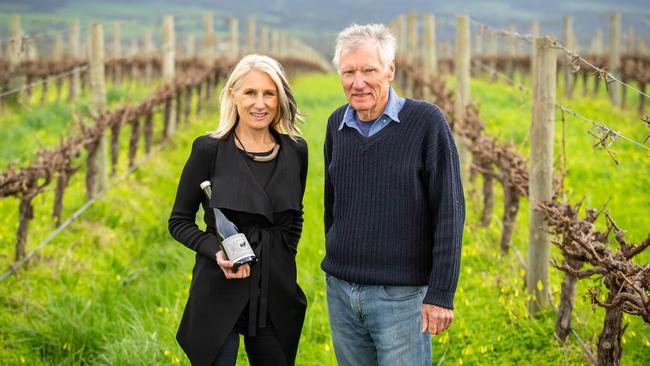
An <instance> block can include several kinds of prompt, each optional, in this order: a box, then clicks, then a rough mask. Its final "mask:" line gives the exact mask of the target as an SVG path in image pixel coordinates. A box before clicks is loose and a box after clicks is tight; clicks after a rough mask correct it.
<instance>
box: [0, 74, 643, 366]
mask: <svg viewBox="0 0 650 366" xmlns="http://www.w3.org/2000/svg"><path fill="white" fill-rule="evenodd" d="M293 86H294V89H295V94H296V96H297V98H298V102H299V106H300V109H301V110H302V111H303V112H304V113H305V114H306V122H305V124H304V125H303V126H302V130H303V133H304V136H305V138H306V140H307V142H308V144H309V149H310V162H309V176H308V181H307V191H306V193H305V201H304V203H305V223H304V231H303V236H302V238H301V242H300V246H299V248H298V256H297V262H298V280H299V282H300V284H301V286H302V287H303V289H304V290H305V292H306V295H307V298H308V301H309V307H308V310H307V318H306V320H305V326H304V329H303V335H302V339H301V343H300V348H299V351H298V364H299V365H335V364H336V362H335V358H334V352H333V349H332V344H331V338H330V331H329V325H328V321H327V310H326V303H325V286H324V278H323V274H322V272H321V270H320V267H319V266H320V261H321V259H322V257H323V255H324V239H323V226H322V225H323V224H322V192H323V178H322V177H323V161H322V142H323V135H324V129H325V123H326V120H327V117H328V116H329V113H330V112H331V111H332V110H334V108H336V107H337V106H339V105H340V104H342V103H343V102H344V96H343V93H342V91H341V87H340V84H339V82H338V80H337V78H336V76H334V75H309V76H303V77H300V78H297V79H296V80H294V81H293ZM472 93H473V94H472V95H473V96H474V98H475V99H477V100H480V102H481V116H482V117H483V118H484V119H485V120H486V122H488V125H489V130H490V131H491V132H492V133H495V134H498V135H500V136H501V137H502V138H506V139H509V138H510V139H513V140H514V141H515V142H516V143H517V144H520V145H522V147H523V149H524V150H525V149H526V148H527V143H526V137H525V136H526V135H527V130H528V125H529V119H530V118H529V113H530V112H529V110H530V109H529V108H528V107H526V106H525V105H524V106H522V107H519V106H518V105H517V104H516V103H514V102H513V101H517V100H519V99H518V93H517V91H516V90H515V89H513V88H512V87H508V86H504V85H500V84H490V83H487V82H484V81H474V82H473V84H472ZM567 104H569V102H567ZM570 104H571V105H573V106H574V107H575V108H576V109H579V110H582V111H585V112H584V113H585V114H586V115H589V116H594V115H595V116H597V117H598V118H602V119H603V121H605V120H606V121H618V122H620V123H622V125H621V129H623V128H624V126H626V125H627V124H631V123H632V122H633V121H634V114H633V113H629V112H625V111H617V110H614V109H612V108H611V107H609V106H608V105H607V104H606V103H605V102H604V101H603V100H601V99H598V100H588V99H584V100H583V99H580V98H578V99H576V100H575V101H573V102H571V103H570ZM215 116H216V111H215V109H214V106H213V107H212V108H211V109H210V110H209V113H206V114H205V115H203V116H201V117H200V118H198V120H197V119H195V120H194V122H193V123H192V125H191V126H190V127H188V128H183V129H181V130H179V132H178V134H177V135H176V136H175V137H174V140H173V143H171V144H170V145H167V146H166V147H165V148H164V149H163V150H162V151H161V152H160V153H158V154H156V155H154V156H153V157H152V158H151V160H150V161H149V162H147V163H146V164H145V165H143V166H142V167H141V168H140V169H139V170H136V171H135V173H134V174H132V175H131V176H129V177H128V178H127V179H126V180H125V181H123V182H120V183H118V184H117V185H116V186H115V187H114V188H113V189H112V190H111V191H110V192H109V193H108V194H107V195H106V196H105V197H104V198H102V199H101V200H99V201H98V202H97V203H96V204H95V205H93V206H92V207H91V208H90V209H89V211H87V212H86V213H84V214H83V215H82V216H81V218H80V219H79V220H77V221H76V222H75V223H73V224H72V225H71V227H69V228H68V229H66V230H65V231H64V232H63V233H62V234H61V235H59V236H58V237H57V238H56V239H55V240H54V241H53V242H52V243H50V244H49V245H47V246H45V247H44V249H43V250H42V251H41V252H40V253H39V255H38V257H37V258H35V259H34V260H32V261H31V263H30V264H29V266H28V268H26V269H23V270H21V271H20V272H19V273H18V275H16V276H13V277H10V278H9V279H8V280H6V281H4V282H2V283H0V360H2V363H3V364H8V365H14V364H16V365H20V364H27V365H85V364H92V365H127V364H128V365H167V364H172V365H173V364H182V365H188V364H189V363H188V362H187V360H186V359H185V356H184V355H183V353H182V351H181V350H180V348H179V347H178V345H177V344H176V342H175V339H174V335H175V332H176V328H177V326H178V323H179V321H180V317H181V315H182V310H183V307H184V305H185V301H186V299H187V291H188V288H189V284H190V276H191V269H192V265H193V253H192V252H191V251H190V250H188V249H187V248H185V247H183V246H182V245H180V244H178V243H176V242H175V241H174V240H173V239H171V238H170V237H169V234H168V233H167V218H168V215H169V212H170V210H171V205H172V200H173V197H174V194H175V191H176V184H177V182H178V177H179V175H180V171H181V169H182V167H183V164H184V162H185V159H186V158H187V156H188V154H189V149H190V146H191V142H192V140H193V139H194V138H195V137H196V136H198V135H200V134H203V133H205V131H207V130H211V129H213V128H214V127H215V126H214V124H215V118H216V117H215ZM159 125H160V123H157V126H159ZM617 128H618V127H617ZM127 130H128V129H127ZM560 130H561V129H560V128H559V127H558V128H556V132H558V131H560ZM625 131H626V132H629V133H630V134H633V133H635V132H641V131H642V130H640V131H637V130H636V129H634V128H632V129H630V130H625ZM123 133H128V131H123ZM567 135H568V136H569V138H568V141H567V162H568V163H569V164H570V165H569V167H570V169H569V186H570V187H571V189H572V190H573V192H574V196H575V197H582V196H586V197H588V199H589V200H590V202H591V204H593V205H596V206H598V205H602V204H603V203H604V202H605V201H606V200H607V198H609V197H610V196H612V200H611V202H610V205H609V207H610V209H611V211H612V214H613V215H614V217H615V218H616V219H617V220H618V222H619V224H621V225H622V226H623V227H625V228H626V229H628V230H629V233H630V236H631V237H636V238H638V237H640V236H641V235H643V234H644V233H647V231H648V228H650V225H648V220H650V219H648V218H647V216H644V215H642V214H640V213H643V209H644V207H646V206H647V202H648V191H647V190H643V189H640V188H639V187H644V186H646V187H647V185H648V183H649V182H648V179H649V178H648V177H650V175H649V174H648V164H647V159H648V158H647V155H643V154H639V153H637V152H636V150H634V149H631V148H627V147H624V144H623V143H617V144H616V145H615V147H616V149H617V151H619V157H620V160H621V166H619V167H616V166H614V165H613V164H612V163H611V162H610V161H609V159H608V158H607V156H606V155H605V154H604V153H603V152H600V151H596V152H594V151H591V148H590V147H589V145H590V143H589V141H590V140H589V139H590V137H589V135H587V134H586V133H585V129H584V126H583V125H582V124H579V123H578V122H575V123H573V122H570V121H569V122H568V123H567ZM619 145H620V147H619ZM119 171H120V172H122V171H124V166H121V167H120V170H119ZM82 183H83V182H82V181H81V180H80V179H79V180H75V181H73V183H72V187H71V189H70V191H69V193H68V195H67V196H66V202H69V203H68V206H69V208H68V209H67V210H68V211H66V215H69V214H70V213H71V211H70V210H72V209H73V208H76V207H78V206H79V205H80V204H81V202H83V189H82V187H83V184H82ZM477 187H478V186H468V187H466V191H467V195H468V204H467V207H468V219H467V228H466V230H465V237H464V248H463V259H462V268H461V278H460V283H459V289H458V293H457V296H456V308H455V313H454V314H455V320H454V324H453V326H452V328H451V329H450V330H449V331H448V332H446V333H445V334H443V335H441V336H436V337H434V340H433V344H434V362H436V363H437V362H438V361H440V363H441V364H443V365H458V364H466V365H467V364H470V365H486V364H494V365H504V364H505V365H515V364H548V365H555V364H569V365H574V364H584V363H586V361H585V358H584V355H583V353H582V351H581V349H580V347H579V345H578V344H577V342H576V341H575V340H574V339H573V338H572V337H571V338H570V341H569V343H568V344H567V345H566V346H561V345H559V344H558V342H557V341H556V340H555V339H554V337H553V327H554V321H555V317H554V315H553V313H552V310H548V311H545V312H543V313H541V314H540V315H539V316H536V317H534V318H533V319H530V318H528V317H527V314H526V309H525V303H526V292H525V288H524V286H523V278H524V272H523V270H522V269H521V267H520V265H519V263H518V261H517V259H516V258H515V256H514V255H513V254H510V255H508V256H505V257H502V256H501V255H500V254H499V249H498V242H499V237H500V228H499V220H498V217H500V215H501V211H502V207H501V206H500V205H499V203H498V202H500V201H499V200H500V199H501V192H499V189H497V190H496V191H497V192H496V195H497V197H496V202H497V204H496V205H495V206H496V207H495V214H494V215H495V220H494V223H493V224H492V225H491V226H490V227H489V228H482V227H480V226H479V225H478V223H477V221H478V214H479V212H480V209H481V203H480V197H478V195H477V194H472V193H471V192H472V191H478V190H477ZM50 196H51V193H48V194H46V195H44V196H43V198H39V199H37V200H36V202H35V207H36V219H35V220H34V222H33V223H32V225H31V230H32V231H30V233H31V234H30V235H32V236H30V245H29V246H30V247H33V246H34V245H35V243H36V242H37V241H38V239H39V238H43V237H44V235H46V234H47V233H48V232H49V231H50V230H51V224H50V223H49V222H50V221H49V218H48V215H49V210H50V207H51V205H50V203H51V197H50ZM6 201H7V200H1V201H0V217H2V219H1V220H0V234H1V235H2V237H1V238H0V263H4V264H6V263H9V262H10V260H11V257H12V256H13V241H12V240H11V238H12V237H13V235H14V234H13V231H15V222H16V207H15V206H12V205H9V204H6V203H5V202H6ZM644 203H646V204H645V205H644ZM520 212H521V213H520V215H519V217H518V221H517V225H516V230H515V236H514V240H513V243H514V245H515V246H516V247H518V248H519V250H520V251H521V252H523V253H524V256H525V254H526V249H525V248H526V241H527V231H526V228H527V222H526V216H527V204H526V203H525V202H522V207H521V211H520ZM28 249H29V248H28ZM2 256H4V257H2ZM647 258H648V256H647V255H646V256H644V260H645V261H646V262H647ZM561 278H562V277H561V274H560V273H559V272H558V271H555V270H551V289H552V291H553V294H554V296H555V298H556V299H557V297H558V291H559V283H560V281H561ZM590 284H591V282H589V281H582V282H581V283H580V285H579V287H578V291H577V295H576V307H577V310H576V313H575V314H576V318H577V319H578V321H576V323H575V328H576V329H577V331H578V333H579V334H580V335H581V336H582V337H583V338H584V339H585V340H586V341H587V342H588V343H589V344H595V342H596V339H597V335H598V332H599V331H600V329H601V326H602V319H603V311H602V310H601V309H597V310H596V311H595V312H592V310H591V306H590V304H589V303H588V300H587V299H586V298H585V297H584V294H585V293H586V286H588V285H590ZM625 322H626V323H629V326H628V328H627V331H626V333H625V335H624V351H623V364H624V365H646V364H648V363H649V362H650V336H649V335H648V326H647V325H645V324H643V323H642V321H641V320H640V319H639V318H637V317H631V316H626V317H625ZM592 347H593V346H592ZM242 348H243V347H242ZM239 360H240V361H241V362H240V363H239V364H246V361H245V356H244V354H243V353H241V350H240V358H239Z"/></svg>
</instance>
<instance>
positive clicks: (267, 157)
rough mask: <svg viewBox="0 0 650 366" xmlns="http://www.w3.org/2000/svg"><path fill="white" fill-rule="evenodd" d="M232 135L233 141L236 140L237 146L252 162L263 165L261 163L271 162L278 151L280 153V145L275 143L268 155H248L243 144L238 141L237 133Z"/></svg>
mask: <svg viewBox="0 0 650 366" xmlns="http://www.w3.org/2000/svg"><path fill="white" fill-rule="evenodd" d="M232 133H233V134H234V135H235V139H236V140H237V142H239V145H240V146H241V148H242V149H243V150H244V154H246V155H247V156H248V157H249V158H251V159H252V160H253V161H259V162H262V163H263V162H267V161H271V160H273V159H275V157H276V156H278V151H280V144H278V143H277V142H276V143H275V146H273V150H272V151H271V153H270V154H268V155H264V156H260V155H255V154H253V153H249V152H248V151H247V150H246V147H245V146H244V144H243V143H242V142H241V140H240V139H239V136H237V132H235V131H233V132H232ZM274 142H275V141H274Z"/></svg>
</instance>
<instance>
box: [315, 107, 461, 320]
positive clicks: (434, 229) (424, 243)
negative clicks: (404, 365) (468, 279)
mask: <svg viewBox="0 0 650 366" xmlns="http://www.w3.org/2000/svg"><path fill="white" fill-rule="evenodd" d="M346 107H347V105H345V106H343V107H341V108H339V109H337V110H336V111H335V112H334V113H332V115H331V116H330V118H329V121H328V123H327V131H326V136H325V189H324V190H325V236H326V252H325V258H324V259H323V262H322V264H321V267H322V268H323V270H324V271H325V272H327V273H329V274H332V275H334V276H336V277H339V278H342V279H344V280H346V281H350V282H355V283H361V284H368V285H412V286H415V285H420V286H423V285H427V286H428V291H427V293H426V295H425V298H424V303H427V304H434V305H438V306H442V307H445V308H453V300H454V293H455V291H456V286H457V283H458V275H459V269H460V254H461V243H462V234H463V225H464V221H465V201H464V196H463V187H462V184H461V181H460V168H459V162H458V153H457V151H456V145H455V144H454V140H453V137H452V134H451V131H450V130H449V126H448V124H447V121H446V120H445V117H444V115H443V114H442V112H441V111H440V110H439V109H438V108H437V107H436V106H434V105H431V104H428V103H425V102H421V101H415V100H412V99H407V100H406V102H405V104H404V107H403V108H402V110H401V111H400V112H399V119H400V122H399V123H390V124H389V125H387V126H386V127H384V128H383V129H382V130H381V131H379V132H377V133H376V134H374V135H372V136H370V137H364V136H361V134H359V133H358V132H357V131H356V130H354V129H351V128H345V127H344V128H343V129H341V130H339V129H338V128H339V125H340V124H341V120H342V118H343V114H344V112H345V108H346Z"/></svg>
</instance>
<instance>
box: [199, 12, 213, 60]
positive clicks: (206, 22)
mask: <svg viewBox="0 0 650 366" xmlns="http://www.w3.org/2000/svg"><path fill="white" fill-rule="evenodd" d="M201 54H202V56H203V58H204V59H205V60H206V61H207V62H208V64H209V65H212V61H214V27H213V24H212V12H211V11H206V12H204V13H203V46H202V51H201Z"/></svg>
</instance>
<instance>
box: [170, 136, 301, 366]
mask: <svg viewBox="0 0 650 366" xmlns="http://www.w3.org/2000/svg"><path fill="white" fill-rule="evenodd" d="M273 134H274V137H275V140H276V142H277V143H279V144H280V147H281V148H280V151H279V152H278V155H277V156H276V157H275V159H274V160H275V163H274V164H275V169H274V170H273V172H272V173H271V175H270V177H269V178H268V182H267V184H266V185H265V186H262V185H261V184H260V183H259V182H258V180H257V179H256V178H255V174H254V173H253V170H251V168H250V167H249V166H248V164H247V160H246V159H248V160H250V159H249V158H248V157H244V156H242V155H241V154H240V152H239V151H238V149H237V148H236V147H235V145H234V142H233V138H232V136H229V137H227V138H226V139H224V140H218V139H214V138H212V137H209V136H201V137H199V138H197V139H196V140H195V141H194V143H193V145H192V152H191V154H190V157H189V158H188V160H187V163H186V164H185V167H184V168H183V173H182V174H181V178H180V182H179V184H178V191H177V193H176V200H175V202H174V207H173V209H172V213H171V215H170V218H169V232H170V233H171V235H172V236H173V237H174V238H175V239H176V240H178V241H179V242H180V243H182V244H183V245H185V246H187V247H188V248H190V249H192V250H194V251H195V252H196V253H197V254H196V264H195V266H194V269H193V271H192V284H191V286H190V294H189V298H188V301H187V305H186V306H185V311H184V313H183V319H182V320H181V324H180V327H179V329H178V333H177V335H176V338H177V340H178V342H179V344H180V345H181V347H182V348H183V350H184V351H185V353H186V354H187V356H188V357H189V359H190V361H191V362H192V364H193V365H210V364H211V363H212V361H213V360H214V357H215V356H216V354H217V352H218V350H219V349H220V348H221V345H222V344H223V342H224V341H225V339H226V336H227V335H228V333H229V332H230V331H231V330H232V329H233V327H234V325H235V323H236V321H237V319H238V318H239V316H240V314H241V313H242V310H243V309H244V308H245V307H246V305H247V304H250V312H249V319H250V321H249V325H250V326H249V329H248V333H249V335H254V334H255V332H256V329H257V328H262V327H264V326H266V324H265V323H266V319H267V317H268V318H269V319H271V321H272V323H273V325H274V329H275V331H276V334H277V335H278V338H279V340H280V344H281V346H282V349H283V351H284V353H285V355H286V357H287V362H288V364H293V363H294V361H295V357H296V352H297V349H298V341H299V339H300V332H301V329H302V323H303V320H304V314H305V309H306V298H305V296H304V293H303V292H302V290H301V289H300V287H299V286H298V284H297V282H296V262H295V255H296V250H297V247H298V241H299V239H300V234H301V232H302V222H303V218H302V207H303V206H302V196H303V194H304V190H305V182H306V178H307V145H306V143H305V142H304V140H302V139H298V140H297V141H294V140H292V139H291V138H289V137H288V136H287V135H282V134H278V133H277V132H275V131H273ZM205 180H210V181H211V183H212V200H210V201H208V200H207V199H206V198H205V196H204V194H203V192H202V191H201V188H200V184H201V182H203V181H205ZM199 205H203V209H204V212H205V214H204V217H203V219H204V221H205V223H206V225H207V228H206V230H205V231H202V230H200V229H199V228H198V226H197V225H196V222H195V220H196V213H197V211H198V208H199ZM211 207H218V208H220V209H221V210H222V211H223V213H224V214H225V215H226V216H227V217H228V218H229V219H230V220H231V221H232V222H233V223H234V224H235V225H237V227H238V228H239V231H240V232H243V233H244V234H245V235H246V237H247V238H248V241H249V242H250V244H251V246H252V247H253V250H254V251H255V253H256V255H258V257H259V259H260V261H259V262H258V263H257V264H255V265H254V266H253V267H252V268H251V275H250V277H248V278H246V279H242V280H234V279H233V280H229V279H226V278H225V276H224V274H223V272H222V271H221V269H220V268H219V266H218V265H217V263H216V253H217V251H218V250H219V245H218V241H217V240H218V236H217V235H216V231H215V223H214V214H213V212H212V210H211Z"/></svg>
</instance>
